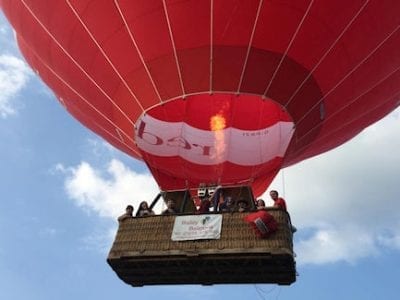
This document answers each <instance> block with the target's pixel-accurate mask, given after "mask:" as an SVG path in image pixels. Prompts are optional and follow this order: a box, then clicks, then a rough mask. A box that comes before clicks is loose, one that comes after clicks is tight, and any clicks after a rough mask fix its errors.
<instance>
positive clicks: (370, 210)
mask: <svg viewBox="0 0 400 300" xmlns="http://www.w3.org/2000/svg"><path fill="white" fill-rule="evenodd" d="M399 125H400V109H397V110H395V111H394V112H392V113H391V114H390V115H388V116H387V117H385V118H384V119H382V120H381V121H379V122H378V123H376V124H374V125H372V126H370V127H369V128H367V129H365V130H364V131H363V132H362V133H361V134H359V135H358V136H357V137H355V138H354V139H353V140H351V141H350V142H348V143H347V144H345V145H343V146H341V147H338V148H337V149H335V150H332V151H330V152H328V153H325V154H323V155H320V156H318V157H315V158H312V159H309V160H306V161H304V162H302V163H299V164H297V165H295V166H292V167H290V168H287V169H285V170H284V171H282V172H281V173H280V174H279V175H278V176H277V178H276V179H275V181H274V182H273V183H272V185H271V187H270V189H277V190H279V191H280V193H281V195H282V196H284V198H285V199H286V201H287V204H288V209H289V211H290V213H291V218H292V222H293V223H294V224H295V225H296V227H297V228H298V232H297V233H296V234H295V238H294V251H295V252H296V255H297V256H296V260H297V272H298V277H297V281H296V282H295V283H294V284H292V285H290V286H278V285H268V284H264V285H263V284H260V285H251V284H248V285H214V286H200V285H187V286H159V287H142V288H132V287H130V286H128V285H126V284H125V283H123V282H122V281H120V280H119V279H118V277H117V276H116V275H115V274H114V272H113V271H112V270H111V268H110V267H109V266H108V265H107V263H106V257H107V253H108V251H109V248H110V247H111V244H112V241H113V237H114V234H115V232H116V228H117V222H116V217H117V216H118V215H120V214H121V213H122V212H123V211H124V208H125V206H126V205H127V204H128V203H132V204H133V205H134V206H135V207H137V206H138V203H139V202H140V201H142V200H148V201H150V200H151V199H153V198H154V197H155V195H156V194H157V193H158V188H157V185H156V183H155V182H154V180H153V179H152V177H151V176H150V174H149V172H148V170H147V168H146V167H145V165H144V164H143V163H142V162H139V161H136V160H134V159H131V158H130V157H128V156H127V155H125V154H123V153H122V152H120V151H118V150H116V149H114V148H113V147H112V146H110V145H108V144H106V143H105V142H104V141H103V140H102V139H101V138H99V137H98V136H96V135H95V134H93V133H92V132H90V131H89V130H88V129H86V128H85V127H83V126H82V125H81V124H79V123H78V122H77V121H76V120H75V119H73V117H72V116H70V115H69V114H68V113H67V112H66V111H65V110H64V108H63V107H62V106H61V105H60V104H59V103H58V101H57V100H56V99H55V96H54V94H53V93H52V91H50V90H49V89H48V88H47V87H46V86H45V85H44V84H43V83H41V81H40V79H39V78H38V77H37V76H36V74H34V73H33V72H32V71H31V70H30V68H29V67H28V66H27V65H26V63H25V62H24V59H23V58H22V56H21V54H20V53H19V51H18V48H17V46H16V44H15V41H14V36H13V32H12V30H11V28H10V27H9V25H8V23H7V21H6V19H5V17H4V16H3V15H2V13H1V12H0V192H1V196H0V297H1V299H10V300H14V299H18V300H19V299H32V300H36V299H38V300H39V299H40V300H46V299H114V298H115V297H131V298H133V297H135V298H136V297H145V298H146V299H149V300H150V299H159V298H160V297H162V299H163V300H168V299H204V298H207V299H232V300H233V299H244V298H249V299H293V298H296V299H398V295H397V294H398V292H399V288H398V278H400V268H398V266H399V265H400V213H399V211H400V189H399V186H400V155H399V149H400V126H399ZM264 199H265V200H268V201H271V200H270V199H269V197H267V195H265V196H264ZM269 204H271V202H269Z"/></svg>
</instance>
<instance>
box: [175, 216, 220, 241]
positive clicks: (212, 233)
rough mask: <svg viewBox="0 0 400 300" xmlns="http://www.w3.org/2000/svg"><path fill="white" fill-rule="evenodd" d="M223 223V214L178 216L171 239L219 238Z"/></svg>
mask: <svg viewBox="0 0 400 300" xmlns="http://www.w3.org/2000/svg"><path fill="white" fill-rule="evenodd" d="M221 225H222V215H211V214H210V215H191V216H177V217H176V218H175V223H174V228H173V229H172V235H171V239H172V240H173V241H189V240H202V239H219V238H220V237H221Z"/></svg>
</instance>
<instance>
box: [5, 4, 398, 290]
mask: <svg viewBox="0 0 400 300" xmlns="http://www.w3.org/2000/svg"><path fill="white" fill-rule="evenodd" d="M0 3H1V7H2V9H3V11H4V13H5V15H6V17H7V18H8V20H9V21H10V23H11V24H12V26H13V27H14V29H15V31H16V38H17V41H18V45H19V47H20V49H21V52H22V53H23V55H24V56H25V58H26V60H27V62H28V63H29V64H30V65H31V67H32V68H33V69H34V70H35V71H36V72H37V74H38V75H39V76H40V77H41V78H42V80H43V81H44V82H45V83H46V84H47V85H48V86H49V87H50V88H51V89H52V90H53V91H54V93H55V95H56V96H57V99H58V100H59V101H60V103H61V104H62V105H63V106H64V107H65V109H67V110H68V111H69V112H70V113H71V114H72V115H73V116H74V117H75V118H76V119H78V120H79V121H80V122H81V123H82V124H84V125H85V126H87V127H88V128H90V129H91V130H93V131H94V132H96V133H97V134H99V135H100V136H102V137H103V138H104V139H106V140H107V141H108V142H110V143H111V144H112V145H114V146H115V147H117V148H118V149H120V150H122V151H124V152H126V153H128V154H129V155H131V156H132V157H134V158H138V159H142V160H143V161H144V162H145V163H146V164H147V166H148V167H149V169H150V171H151V173H152V175H153V176H154V178H155V179H156V181H157V183H158V185H159V187H160V190H161V191H163V192H172V191H178V192H176V193H178V194H182V193H184V195H186V196H182V195H181V198H182V199H183V198H185V199H186V198H187V194H188V192H184V191H191V190H197V189H198V187H199V186H202V185H206V186H208V185H212V186H216V185H221V186H223V187H230V188H233V190H232V193H236V192H237V191H240V190H241V189H242V187H248V189H249V190H250V192H249V193H252V194H253V193H254V195H255V196H258V195H260V194H262V193H263V192H264V191H265V190H266V188H267V187H268V185H269V184H270V183H271V181H272V179H273V178H274V177H275V175H276V174H277V172H278V171H279V170H280V169H281V168H284V167H287V166H290V165H293V164H295V163H297V162H300V161H302V160H304V159H307V158H309V157H312V156H315V155H318V154H321V153H323V152H326V151H328V150H330V149H332V148H335V147H337V146H339V145H341V144H343V143H344V142H346V141H348V140H349V139H351V138H352V137H354V136H355V135H357V134H358V133H359V132H360V131H362V130H363V129H364V128H365V127H367V126H368V125H370V124H372V123H374V122H376V121H377V120H379V119H381V118H382V117H383V116H385V115H386V114H388V113H389V112H391V111H392V110H394V109H395V108H396V107H398V106H399V104H400V103H399V92H400V90H399V86H400V72H399V69H400V55H399V54H398V49H399V47H400V33H399V28H400V15H399V14H398V11H399V10H400V3H399V2H398V1H393V0H387V1H381V0H370V1H368V0H363V1H361V0H360V1H343V0H338V1H322V0H294V1H283V0H282V1H267V0H246V1H244V0H243V1H241V0H204V1H199V0H197V1H196V0H180V1H177V0H163V1H161V0H114V1H111V0H97V1H90V0H65V1H50V0H49V1H44V0H43V1H33V0H0ZM184 202H186V201H183V202H182V203H184ZM168 218H170V217H168ZM147 220H149V219H147ZM171 220H172V219H171ZM135 222H136V221H135ZM146 222H148V221H146ZM171 222H172V221H171ZM284 223H285V222H284ZM289 244H290V243H289ZM288 249H289V252H290V251H292V249H291V246H290V245H289V246H288ZM172 250H173V249H171V251H172ZM138 251H139V250H138ZM143 251H144V250H143ZM139 252H140V251H139ZM291 255H292V256H293V253H291ZM291 262H292V264H293V258H292V257H291ZM290 270H291V272H292V273H293V270H294V268H291V269H290ZM290 278H291V279H290V280H286V283H287V282H289V283H290V282H292V281H293V280H294V279H293V276H292V277H290ZM237 281H238V280H237ZM283 281H284V280H282V282H283ZM153 283H154V282H153Z"/></svg>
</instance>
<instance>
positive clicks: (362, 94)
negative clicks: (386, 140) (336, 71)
mask: <svg viewBox="0 0 400 300" xmlns="http://www.w3.org/2000/svg"><path fill="white" fill-rule="evenodd" d="M399 70H400V66H399V67H397V68H396V69H394V70H393V71H391V72H390V73H389V74H387V75H385V76H384V77H383V78H382V79H380V80H379V81H378V82H376V83H375V84H374V85H373V86H372V87H371V88H369V89H367V90H366V91H364V92H363V93H361V94H360V95H358V96H357V97H355V98H353V99H352V100H351V101H348V102H346V105H344V106H343V107H341V109H339V110H337V111H335V112H334V113H333V114H331V115H329V116H328V117H327V118H326V119H325V120H324V123H325V122H327V121H328V120H330V119H331V118H333V117H334V116H335V115H337V114H338V113H340V112H341V111H343V110H344V109H346V108H347V107H349V106H350V105H352V104H354V103H355V102H357V101H358V100H359V99H361V98H362V97H363V96H365V95H366V94H368V93H369V92H371V91H372V90H373V89H375V88H376V87H378V86H379V85H380V84H382V83H383V82H384V81H386V80H387V79H388V78H389V77H391V76H392V75H393V74H395V73H396V72H398V71H399ZM322 124H323V123H322V122H321V123H318V125H316V126H314V127H312V128H311V129H310V130H309V131H307V132H306V133H305V134H304V135H303V136H302V137H301V138H300V139H299V140H298V141H301V140H302V139H303V138H305V137H306V136H307V135H308V134H310V133H311V132H312V131H314V130H315V129H316V128H318V127H319V126H321V125H322Z"/></svg>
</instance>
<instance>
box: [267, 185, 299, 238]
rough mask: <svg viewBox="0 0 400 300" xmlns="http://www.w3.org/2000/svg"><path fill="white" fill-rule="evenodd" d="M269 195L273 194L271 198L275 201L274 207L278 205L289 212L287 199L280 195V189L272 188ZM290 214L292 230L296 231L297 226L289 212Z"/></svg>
mask: <svg viewBox="0 0 400 300" xmlns="http://www.w3.org/2000/svg"><path fill="white" fill-rule="evenodd" d="M269 195H270V196H271V199H272V200H273V201H274V207H278V208H280V209H282V210H284V211H286V212H287V208H286V201H285V200H284V199H283V198H281V197H278V196H279V194H278V191H275V190H272V191H270V192H269ZM288 216H289V221H290V226H291V229H292V232H293V233H295V232H296V231H297V228H296V227H295V226H293V225H292V222H291V220H290V215H289V214H288Z"/></svg>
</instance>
